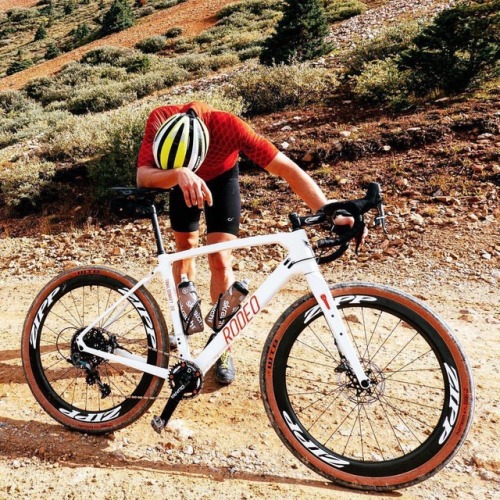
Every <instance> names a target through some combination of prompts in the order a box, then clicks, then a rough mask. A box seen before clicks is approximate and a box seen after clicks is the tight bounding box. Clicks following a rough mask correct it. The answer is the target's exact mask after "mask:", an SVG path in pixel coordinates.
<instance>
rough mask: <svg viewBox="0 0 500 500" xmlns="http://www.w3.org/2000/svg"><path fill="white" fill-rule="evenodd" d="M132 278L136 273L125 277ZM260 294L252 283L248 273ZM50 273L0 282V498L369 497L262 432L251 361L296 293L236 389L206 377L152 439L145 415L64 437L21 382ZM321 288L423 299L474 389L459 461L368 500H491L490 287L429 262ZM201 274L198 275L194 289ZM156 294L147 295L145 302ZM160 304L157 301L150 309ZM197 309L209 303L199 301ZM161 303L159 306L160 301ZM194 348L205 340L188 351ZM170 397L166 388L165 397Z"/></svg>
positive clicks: (263, 327) (253, 335) (259, 329)
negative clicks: (393, 290) (359, 288)
mask: <svg viewBox="0 0 500 500" xmlns="http://www.w3.org/2000/svg"><path fill="white" fill-rule="evenodd" d="M127 271H128V272H130V274H132V275H133V276H135V277H139V276H140V275H141V274H144V273H145V271H146V269H145V268H132V269H128V268H127ZM245 274H247V275H248V276H249V277H250V279H251V280H252V284H253V286H255V287H257V286H258V283H259V282H260V280H261V275H262V273H261V272H258V271H257V272H254V271H249V272H246V273H245ZM50 275H51V273H50V272H46V273H45V274H41V275H37V276H34V277H32V278H31V279H22V278H19V277H17V278H14V277H12V278H9V279H4V280H2V288H1V290H2V291H1V294H2V300H1V301H0V314H1V316H2V327H1V330H0V498H7V497H15V498H35V497H38V498H40V497H42V498H45V499H52V498H54V499H56V498H58V499H59V498H77V497H78V498H81V497H93V498H112V499H115V498H117V499H118V498H123V499H125V498H126V499H131V498H146V497H156V498H166V497H168V496H170V495H176V497H179V498H194V497H195V496H196V497H201V498H209V497H215V498H263V497H269V498H313V497H316V498H335V499H346V500H347V499H353V498H354V499H355V498H366V497H367V494H366V493H362V492H352V491H348V490H345V489H343V488H339V487H337V486H334V485H331V484H329V483H328V482H326V481H325V480H323V479H322V478H321V477H319V476H317V475H315V474H314V473H312V472H310V471H309V470H308V469H306V468H305V467H304V466H302V464H300V463H299V462H298V461H297V460H296V459H295V458H294V457H293V456H292V455H291V454H290V453H289V452H288V450H286V449H285V447H284V446H283V445H282V443H281V442H280V441H279V439H278V438H277V437H276V435H275V433H274V431H273V430H272V428H271V427H270V425H269V423H268V420H267V417H266V415H265V412H264V409H263V406H262V402H261V400H260V392H259V380H258V365H259V353H260V351H259V350H260V349H261V347H262V344H263V342H264V339H265V337H266V335H267V332H268V331H269V330H270V328H271V326H272V324H273V323H274V321H275V319H276V317H277V315H278V313H279V312H280V311H282V310H284V308H285V306H287V305H289V304H290V303H291V302H292V301H293V300H295V299H296V298H298V297H299V296H300V295H302V294H303V286H302V284H301V283H300V282H292V283H290V284H289V285H288V286H287V287H286V290H285V291H284V293H283V294H282V295H281V296H280V297H279V298H278V299H275V301H274V302H273V303H272V307H269V308H268V309H267V312H266V313H265V314H264V315H263V316H262V319H260V320H259V322H258V323H257V325H256V326H255V327H252V331H251V332H250V333H249V336H248V337H247V338H244V339H242V340H241V341H240V342H238V343H236V344H235V348H234V353H235V359H236V363H237V367H238V378H237V381H236V382H235V383H234V384H233V385H231V386H229V387H224V388H219V387H218V386H217V383H216V382H215V381H214V380H213V377H212V376H211V375H210V374H209V376H208V377H207V380H206V383H205V387H204V391H203V393H202V394H201V395H200V396H199V397H198V398H196V399H194V400H191V401H187V402H184V403H182V404H181V405H180V408H179V409H178V410H177V413H176V414H175V415H174V417H173V421H172V422H171V425H170V427H169V429H168V430H167V431H166V432H164V434H163V435H162V436H161V437H159V436H158V435H156V434H155V433H154V432H153V431H152V430H151V428H150V425H149V422H150V418H151V415H152V414H155V413H156V414H157V413H158V412H160V411H161V408H162V407H163V405H164V403H165V400H164V399H162V400H160V401H158V402H157V403H155V405H153V407H152V409H151V410H150V412H149V413H148V414H147V415H145V416H144V417H142V418H141V419H140V420H139V421H138V422H136V423H134V424H133V425H131V426H129V427H128V428H126V429H123V430H121V431H119V432H116V433H115V434H113V435H112V436H108V437H95V436H88V435H82V434H76V433H72V432H70V431H68V430H66V429H65V428H63V427H62V426H60V425H59V424H57V423H56V422H55V421H53V420H51V419H50V418H49V417H48V416H47V415H46V414H45V413H44V412H43V411H42V410H41V408H40V407H39V406H38V405H37V403H36V402H35V401H34V398H33V397H32V395H31V393H30V391H29V389H28V387H27V385H26V383H25V380H24V375H23V371H22V365H21V360H20V356H19V341H20V332H21V329H22V323H23V319H24V316H25V314H26V310H27V308H28V307H29V304H30V303H31V301H32V300H33V297H34V295H35V294H36V292H37V291H38V290H39V289H40V287H41V286H42V284H43V283H44V282H45V281H46V280H47V279H48V278H49V277H50ZM327 276H328V278H329V280H331V281H335V280H349V279H361V278H362V279H363V280H368V281H370V280H371V281H382V280H383V281H384V282H385V283H387V284H393V285H394V284H398V286H399V287H401V288H403V289H405V290H406V291H410V292H412V293H414V294H417V295H418V296H420V297H424V298H425V299H426V301H427V302H428V303H429V304H430V305H432V307H433V308H435V309H436V310H437V312H438V313H440V314H441V315H442V316H443V317H444V318H445V319H446V321H447V322H448V323H449V324H450V325H451V327H452V328H453V329H454V330H455V331H456V332H457V335H458V338H459V339H460V341H461V342H462V344H463V346H464V348H465V350H466V351H467V353H468V355H469V357H470V361H471V364H472V367H473V371H474V375H475V379H476V385H477V410H476V415H475V423H474V425H473V428H472V430H471V433H470V435H469V438H468V440H467V441H466V443H465V445H464V447H463V448H462V450H461V451H460V453H459V455H458V456H457V457H455V459H454V460H453V461H452V462H451V463H450V464H449V465H448V466H447V467H446V468H445V469H444V470H443V471H441V472H440V473H438V474H437V475H436V476H434V477H433V478H431V479H429V480H427V481H426V482H424V483H422V484H420V485H417V486H414V487H412V488H409V489H407V490H403V491H400V492H398V493H394V494H392V495H369V497H370V498H394V497H397V498H401V499H408V500H409V499H412V500H413V499H431V498H432V499H434V498H477V499H481V500H483V499H488V498H495V497H496V498H498V495H499V494H500V485H499V476H498V475H497V473H498V470H499V466H500V457H499V454H498V450H497V448H496V447H495V446H491V443H496V442H498V439H499V437H500V436H499V426H498V421H499V403H500V401H499V394H500V380H499V378H498V375H497V374H498V370H499V368H500V361H499V359H500V349H499V345H498V341H497V339H498V334H499V333H500V327H499V323H500V321H499V320H500V318H498V307H497V306H498V287H497V285H496V282H495V281H494V280H493V281H491V282H488V281H485V280H484V279H482V278H479V277H477V278H474V277H473V278H466V277H462V278H460V276H458V275H457V274H456V273H454V272H450V270H449V269H446V268H443V267H442V265H441V264H439V263H438V262H437V261H433V260H432V259H430V261H429V260H428V261H427V262H426V263H424V261H423V260H422V261H421V262H417V263H416V264H414V265H407V266H404V267H403V266H401V265H400V263H398V262H389V261H387V262H379V263H377V264H375V265H373V266H370V267H368V268H364V269H362V270H361V269H360V270H359V271H353V270H352V268H351V269H348V270H347V272H346V269H341V266H337V267H336V268H334V269H333V270H327ZM207 277H208V273H207V270H206V266H204V265H203V263H202V264H201V265H200V267H199V279H198V280H197V281H198V283H199V286H198V289H199V291H200V293H201V294H202V297H204V300H206V296H207V294H208V290H207V288H206V287H204V286H203V284H202V283H203V282H204V280H206V278H207ZM160 291H161V289H160V288H156V289H155V287H153V292H158V293H160ZM159 297H160V296H159V295H158V298H159ZM460 299H464V300H463V301H460ZM205 303H206V302H205ZM160 304H163V302H160ZM192 342H194V344H193V345H194V346H196V345H197V344H196V342H198V343H200V344H201V343H203V342H204V340H203V337H202V336H201V337H198V338H197V339H194V338H193V340H192ZM166 395H167V391H166V390H165V389H164V394H163V396H165V397H166Z"/></svg>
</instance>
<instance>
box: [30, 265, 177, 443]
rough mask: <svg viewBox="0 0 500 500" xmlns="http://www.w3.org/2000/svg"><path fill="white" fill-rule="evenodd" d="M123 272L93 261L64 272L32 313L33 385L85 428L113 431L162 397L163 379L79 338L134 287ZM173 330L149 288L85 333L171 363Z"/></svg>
mask: <svg viewBox="0 0 500 500" xmlns="http://www.w3.org/2000/svg"><path fill="white" fill-rule="evenodd" d="M135 284H136V281H135V280H134V279H132V278H130V277H128V276H125V275H123V274H121V273H119V272H117V271H113V270H111V269H106V268H103V267H97V266H90V267H81V268H75V269H72V270H70V271H68V272H66V273H63V274H61V275H60V276H58V277H56V278H55V279H54V280H52V281H51V282H50V283H48V284H47V285H46V286H45V287H44V288H43V289H42V291H41V292H40V293H39V295H38V296H37V298H36V299H35V301H34V302H33V305H32V306H31V308H30V310H29V313H28V316H27V318H26V321H25V324H24V328H23V335H22V359H23V366H24V371H25V374H26V378H27V380H28V384H29V386H30V388H31V390H32V392H33V394H34V396H35V398H36V399H37V400H38V402H39V403H40V405H41V406H42V408H43V409H44V410H45V411H46V412H47V413H48V414H49V415H51V416H52V417H53V418H54V419H56V420H57V421H59V422H61V423H62V424H64V425H66V426H67V427H70V428H71V429H75V430H78V431H81V432H89V433H105V432H110V431H114V430H116V429H120V428H122V427H125V426H126V425H129V424H130V423H132V422H133V421H135V420H136V419H137V418H139V417H140V416H141V415H142V414H143V413H144V412H145V411H146V410H147V409H148V408H149V407H150V406H151V404H152V403H153V402H154V400H155V398H156V397H157V395H158V393H159V392H160V390H161V387H162V384H163V379H160V378H158V377H154V376H152V375H149V374H147V373H143V372H142V371H138V370H135V369H133V368H129V367H126V366H124V365H122V364H119V363H114V362H110V361H107V360H105V359H103V358H100V357H99V356H96V355H90V354H88V353H84V352H80V351H79V349H78V346H77V344H76V338H77V337H78V335H79V334H80V333H81V332H82V331H83V329H84V328H85V327H87V326H88V325H89V324H90V323H91V322H92V321H94V320H95V319H96V318H97V317H99V316H100V315H101V314H102V313H103V312H104V311H105V310H107V309H108V308H109V307H110V306H111V305H112V304H113V303H114V302H116V301H117V300H118V299H120V298H121V297H123V295H124V294H125V293H126V292H127V291H128V290H129V289H130V288H132V287H133V286H134V285H135ZM167 337H168V336H167V328H166V325H165V321H164V319H163V315H162V313H161V311H160V309H159V308H158V305H157V304H156V302H155V300H154V299H153V297H152V296H151V295H150V294H149V292H148V291H147V290H146V289H145V288H144V287H141V288H140V289H138V290H137V291H136V292H135V293H134V294H133V295H131V296H130V297H129V298H128V300H126V301H124V303H123V304H122V305H120V306H118V307H117V308H116V309H114V310H113V311H111V312H110V313H109V314H107V315H106V316H105V317H104V318H103V319H102V321H100V323H99V324H98V325H96V326H95V327H94V328H92V329H91V330H89V332H88V333H86V334H85V337H84V341H85V343H86V345H88V346H89V347H92V348H94V349H97V350H102V351H105V352H110V353H116V354H122V355H128V356H134V357H136V358H137V359H141V360H143V361H147V363H149V364H151V365H155V366H160V367H166V366H167V363H168V342H166V338H167Z"/></svg>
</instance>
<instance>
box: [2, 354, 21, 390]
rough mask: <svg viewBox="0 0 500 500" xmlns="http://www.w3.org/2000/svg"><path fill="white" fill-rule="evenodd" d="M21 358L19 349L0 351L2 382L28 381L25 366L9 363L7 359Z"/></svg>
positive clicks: (19, 382)
mask: <svg viewBox="0 0 500 500" xmlns="http://www.w3.org/2000/svg"><path fill="white" fill-rule="evenodd" d="M20 359H21V351H20V350H19V349H11V350H5V351H0V382H1V383H2V384H24V383H26V377H25V376H24V370H23V367H22V366H21V365H20V364H16V365H14V364H12V365H11V364H9V363H7V361H13V360H20Z"/></svg>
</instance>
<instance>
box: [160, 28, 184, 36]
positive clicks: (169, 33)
mask: <svg viewBox="0 0 500 500" xmlns="http://www.w3.org/2000/svg"><path fill="white" fill-rule="evenodd" d="M183 31H184V30H183V29H182V28H181V27H180V26H174V27H172V28H170V29H168V30H167V31H166V32H165V36H166V37H167V38H177V37H178V36H180V35H182V32H183Z"/></svg>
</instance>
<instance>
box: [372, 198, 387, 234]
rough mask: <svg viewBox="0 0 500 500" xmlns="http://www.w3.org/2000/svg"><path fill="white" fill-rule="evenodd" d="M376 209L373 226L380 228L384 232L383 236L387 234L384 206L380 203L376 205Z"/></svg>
mask: <svg viewBox="0 0 500 500" xmlns="http://www.w3.org/2000/svg"><path fill="white" fill-rule="evenodd" d="M376 209H377V217H375V226H382V231H384V234H389V232H388V231H387V226H386V223H385V219H386V215H385V211H384V204H383V203H382V202H380V203H378V204H377V206H376Z"/></svg>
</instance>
